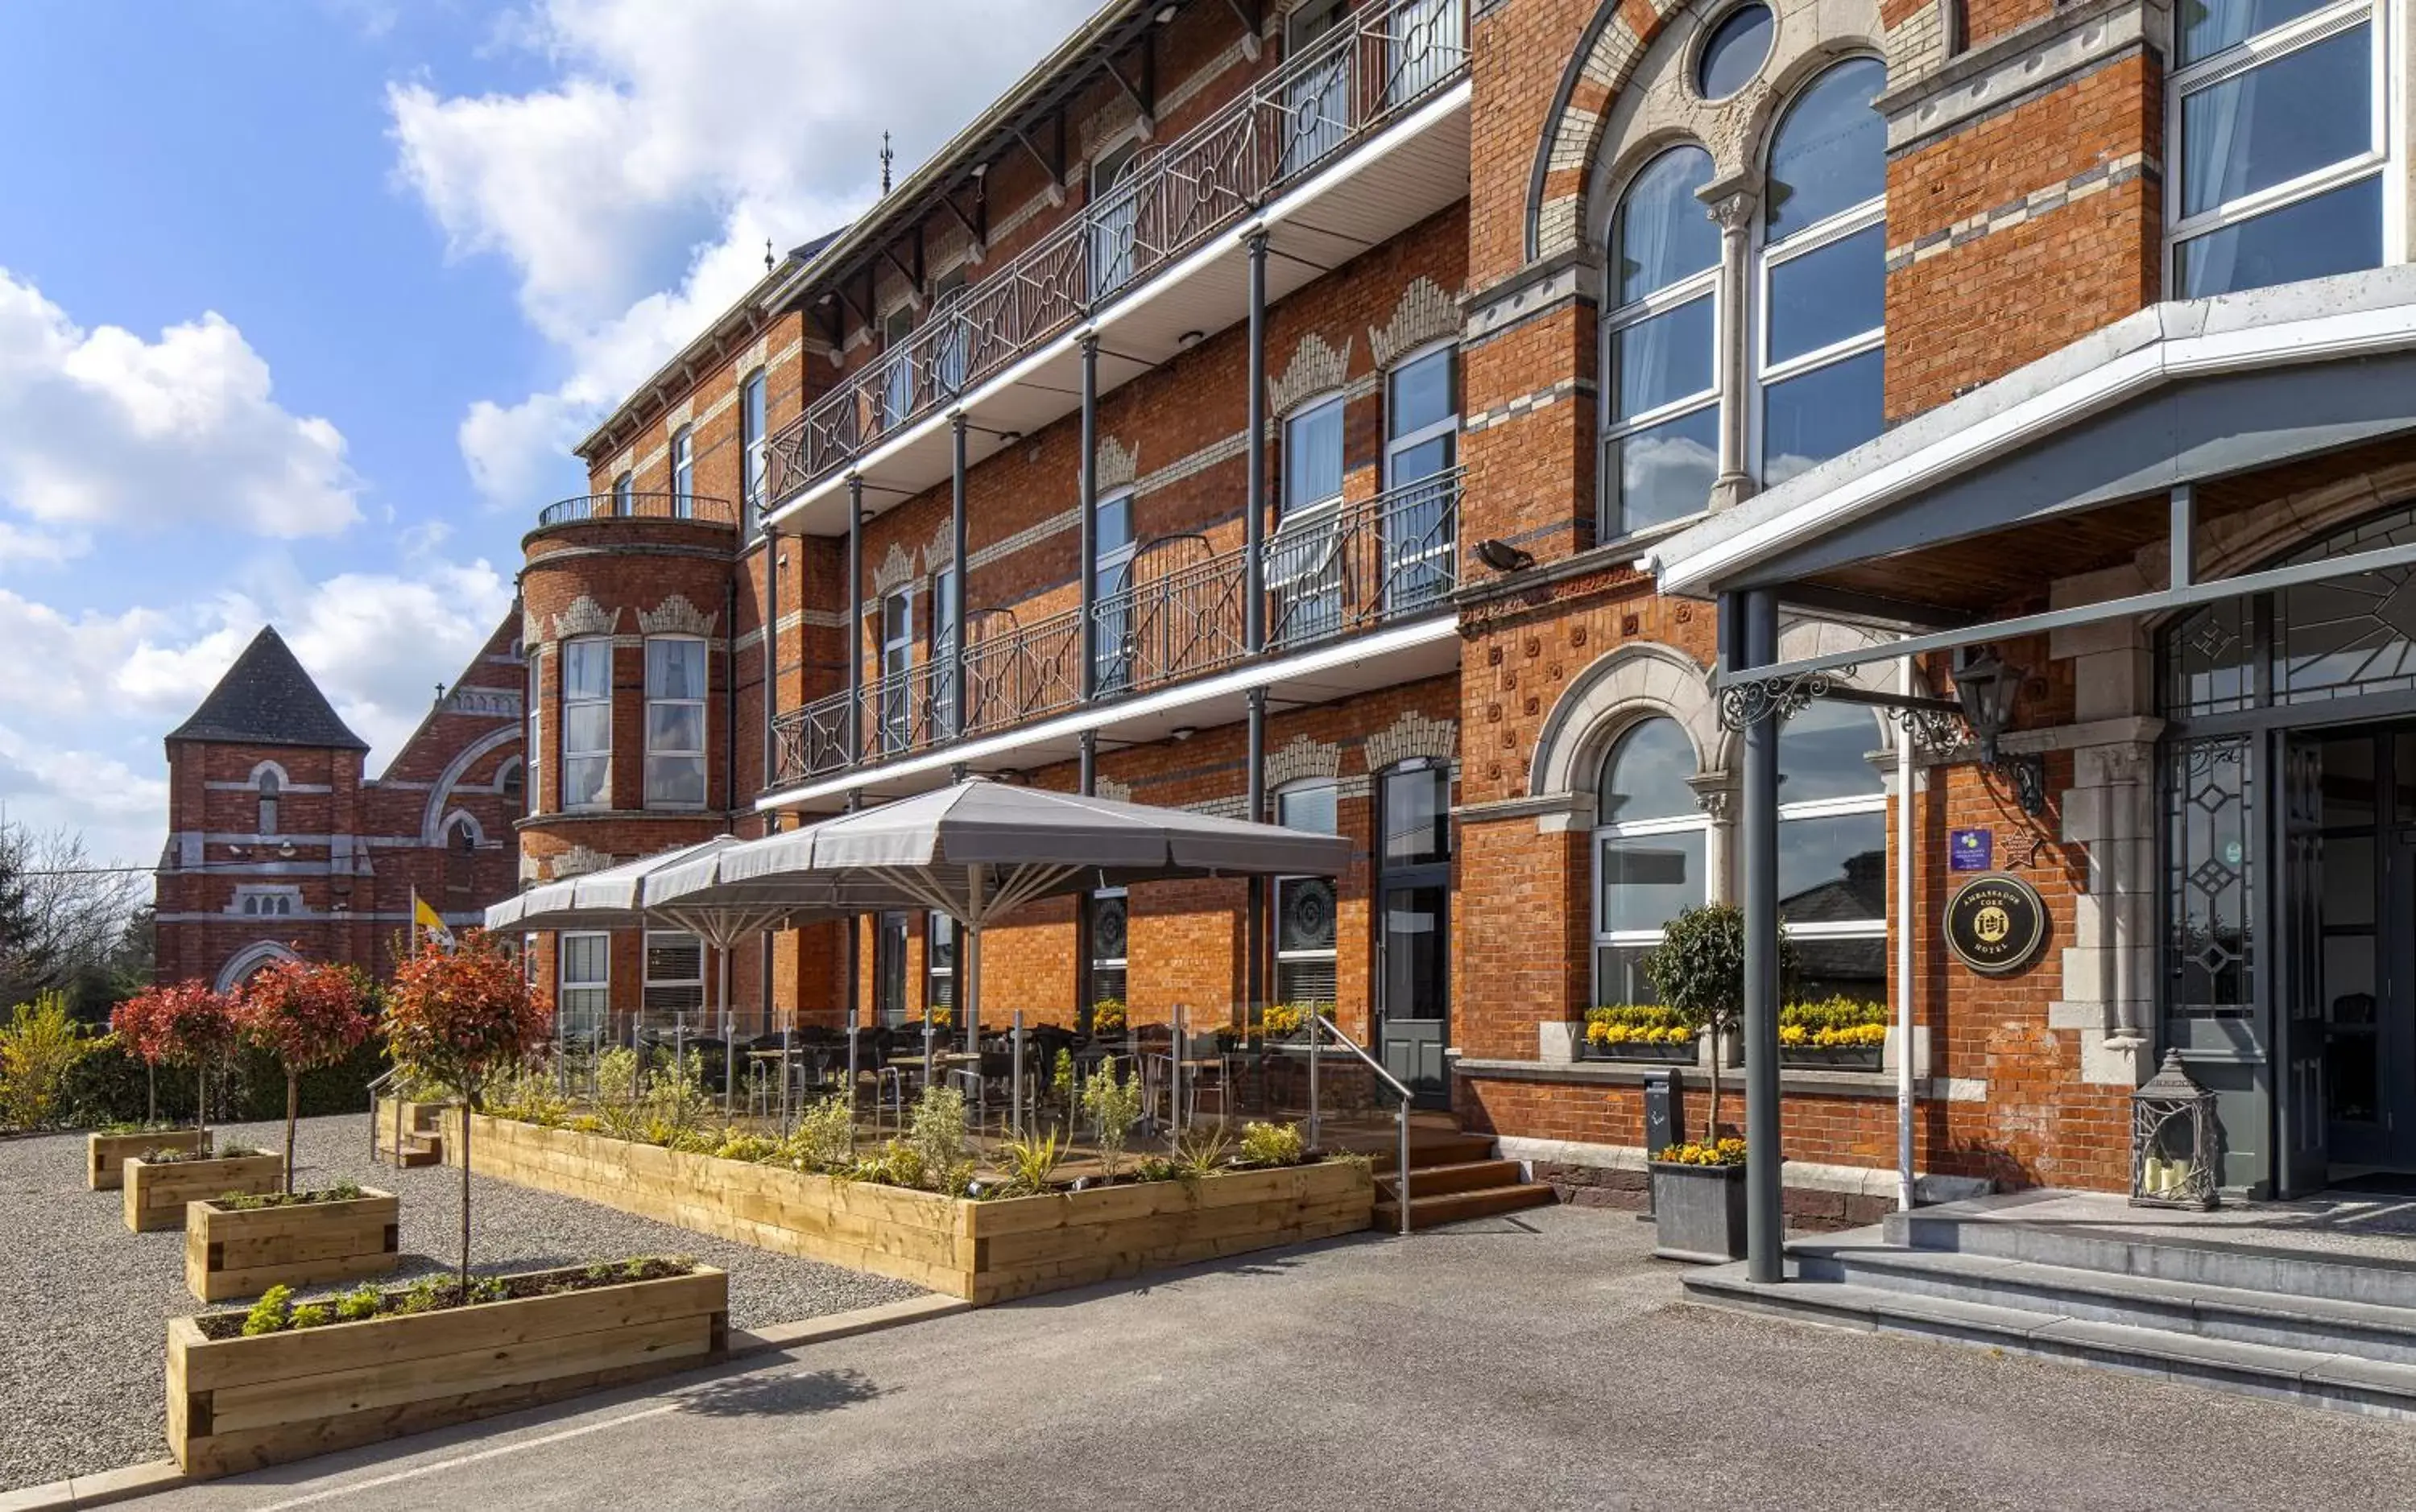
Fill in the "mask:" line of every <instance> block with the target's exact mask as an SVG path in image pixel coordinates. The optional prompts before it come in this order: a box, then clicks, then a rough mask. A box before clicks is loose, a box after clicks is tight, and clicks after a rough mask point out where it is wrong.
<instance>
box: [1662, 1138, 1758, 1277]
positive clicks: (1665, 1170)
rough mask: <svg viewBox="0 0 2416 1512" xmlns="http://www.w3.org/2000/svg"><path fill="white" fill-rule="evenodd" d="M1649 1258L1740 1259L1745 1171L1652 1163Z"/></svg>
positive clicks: (1716, 1262) (1735, 1167) (1709, 1261)
mask: <svg viewBox="0 0 2416 1512" xmlns="http://www.w3.org/2000/svg"><path fill="white" fill-rule="evenodd" d="M1652 1169H1653V1237H1654V1243H1653V1258H1654V1259H1656V1260H1685V1261H1691V1262H1693V1263H1695V1264H1697V1265H1722V1264H1725V1263H1727V1262H1728V1261H1731V1260H1742V1259H1744V1166H1741V1165H1680V1164H1678V1163H1676V1162H1675V1161H1670V1160H1654V1161H1653V1162H1652Z"/></svg>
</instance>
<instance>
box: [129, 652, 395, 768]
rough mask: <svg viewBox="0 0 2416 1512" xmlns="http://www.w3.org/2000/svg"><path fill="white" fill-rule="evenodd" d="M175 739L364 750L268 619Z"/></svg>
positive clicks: (364, 745)
mask: <svg viewBox="0 0 2416 1512" xmlns="http://www.w3.org/2000/svg"><path fill="white" fill-rule="evenodd" d="M168 739H170V740H172V741H220V742H223V743H226V744H231V745H312V746H319V747H321V748H323V749H325V748H335V749H342V750H354V751H366V750H368V749H369V748H370V744H369V742H368V741H364V740H362V739H361V738H360V737H359V736H357V735H355V734H354V733H353V732H352V731H351V730H350V729H349V728H347V727H346V726H345V725H344V722H343V720H342V719H341V718H340V717H339V716H338V714H337V713H336V711H335V708H334V707H333V706H332V705H330V704H329V703H328V702H327V696H326V695H325V694H324V693H321V692H320V691H319V684H317V683H316V682H313V681H310V673H309V672H307V671H305V670H303V667H302V664H301V663H300V662H299V661H296V660H295V659H294V651H293V649H292V648H291V647H289V646H287V645H286V644H285V637H284V636H280V635H279V634H278V633H277V628H276V626H274V625H264V626H262V627H261V632H260V634H259V635H257V636H253V637H252V640H251V644H250V645H249V646H246V647H245V648H244V649H243V654H242V655H240V656H238V657H236V658H235V659H234V666H230V667H228V668H227V671H226V676H224V677H222V678H220V679H219V685H218V686H217V687H215V688H212V689H211V690H210V696H208V697H206V698H204V699H203V700H202V706H201V707H200V708H199V709H196V710H194V711H193V716H192V717H191V718H190V719H188V720H186V721H185V722H184V723H183V724H181V725H179V726H176V727H175V728H174V729H173V730H170V731H169V732H168Z"/></svg>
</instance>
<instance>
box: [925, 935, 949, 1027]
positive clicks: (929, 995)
mask: <svg viewBox="0 0 2416 1512" xmlns="http://www.w3.org/2000/svg"><path fill="white" fill-rule="evenodd" d="M923 978H924V981H923V1003H924V1009H925V1011H926V1012H928V1011H929V1010H931V1009H934V1008H953V1007H955V1006H956V1001H957V921H955V920H953V919H951V918H949V917H948V916H947V915H946V914H932V915H930V916H929V918H928V920H927V921H926V925H925V929H924V933H923Z"/></svg>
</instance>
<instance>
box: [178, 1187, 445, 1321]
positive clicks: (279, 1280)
mask: <svg viewBox="0 0 2416 1512" xmlns="http://www.w3.org/2000/svg"><path fill="white" fill-rule="evenodd" d="M399 1209H400V1204H398V1203H397V1202H396V1201H395V1197H394V1194H393V1193H392V1192H388V1191H372V1190H364V1191H363V1192H362V1193H361V1194H360V1195H359V1196H358V1197H355V1198H352V1199H350V1200H348V1201H344V1202H319V1203H294V1204H292V1205H287V1206H283V1207H250V1208H241V1207H221V1206H219V1205H218V1203H217V1202H215V1201H201V1202H195V1203H192V1204H190V1205H188V1206H187V1207H186V1209H185V1285H186V1287H187V1289H189V1291H191V1293H192V1294H193V1295H195V1296H197V1297H199V1298H201V1299H202V1300H203V1301H204V1302H220V1301H224V1300H225V1299H226V1298H228V1297H231V1296H258V1295H260V1294H261V1293H263V1292H264V1291H266V1290H268V1289H269V1288H270V1287H272V1286H279V1285H282V1286H297V1287H298V1286H318V1285H323V1284H325V1283H326V1282H329V1281H349V1280H359V1279H360V1278H361V1277H364V1276H383V1275H385V1273H386V1272H387V1271H390V1270H392V1269H394V1267H395V1264H396V1262H397V1261H398V1260H399V1259H400V1255H399V1254H398V1253H397V1245H398V1238H399V1235H398V1234H397V1230H396V1225H397V1220H398V1215H399Z"/></svg>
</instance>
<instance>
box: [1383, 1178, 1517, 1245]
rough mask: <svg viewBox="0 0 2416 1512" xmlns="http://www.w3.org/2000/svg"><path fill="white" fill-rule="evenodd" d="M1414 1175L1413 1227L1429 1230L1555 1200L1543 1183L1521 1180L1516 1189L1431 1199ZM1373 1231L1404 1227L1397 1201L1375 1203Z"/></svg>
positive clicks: (1440, 1194) (1484, 1189)
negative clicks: (1418, 1185)
mask: <svg viewBox="0 0 2416 1512" xmlns="http://www.w3.org/2000/svg"><path fill="white" fill-rule="evenodd" d="M1417 1190H1418V1187H1417V1181H1416V1179H1415V1177H1414V1175H1413V1176H1412V1179H1411V1182H1410V1227H1411V1229H1412V1230H1413V1231H1414V1230H1417V1229H1430V1228H1433V1227H1435V1226H1436V1225H1437V1224H1439V1223H1458V1222H1462V1221H1465V1220H1468V1219H1472V1218H1492V1217H1495V1216H1496V1215H1498V1214H1502V1213H1515V1212H1518V1211H1519V1210H1520V1209H1521V1208H1527V1207H1542V1206H1546V1205H1549V1204H1550V1203H1552V1202H1553V1201H1554V1200H1555V1198H1554V1194H1553V1191H1552V1189H1551V1188H1550V1187H1548V1186H1546V1185H1545V1184H1544V1183H1542V1182H1540V1181H1522V1182H1519V1183H1518V1184H1517V1185H1515V1186H1505V1187H1481V1188H1479V1189H1477V1190H1473V1191H1445V1192H1438V1193H1436V1194H1435V1195H1434V1196H1431V1197H1421V1196H1419V1195H1418V1194H1417ZM1370 1226H1371V1227H1373V1228H1377V1229H1381V1230H1382V1231H1384V1232H1386V1233H1392V1232H1394V1231H1396V1230H1397V1229H1398V1228H1399V1227H1400V1226H1401V1205H1400V1204H1399V1203H1397V1202H1390V1201H1382V1200H1380V1201H1379V1202H1378V1203H1377V1204H1376V1216H1375V1220H1374V1221H1373V1223H1372V1224H1371V1225H1370Z"/></svg>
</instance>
